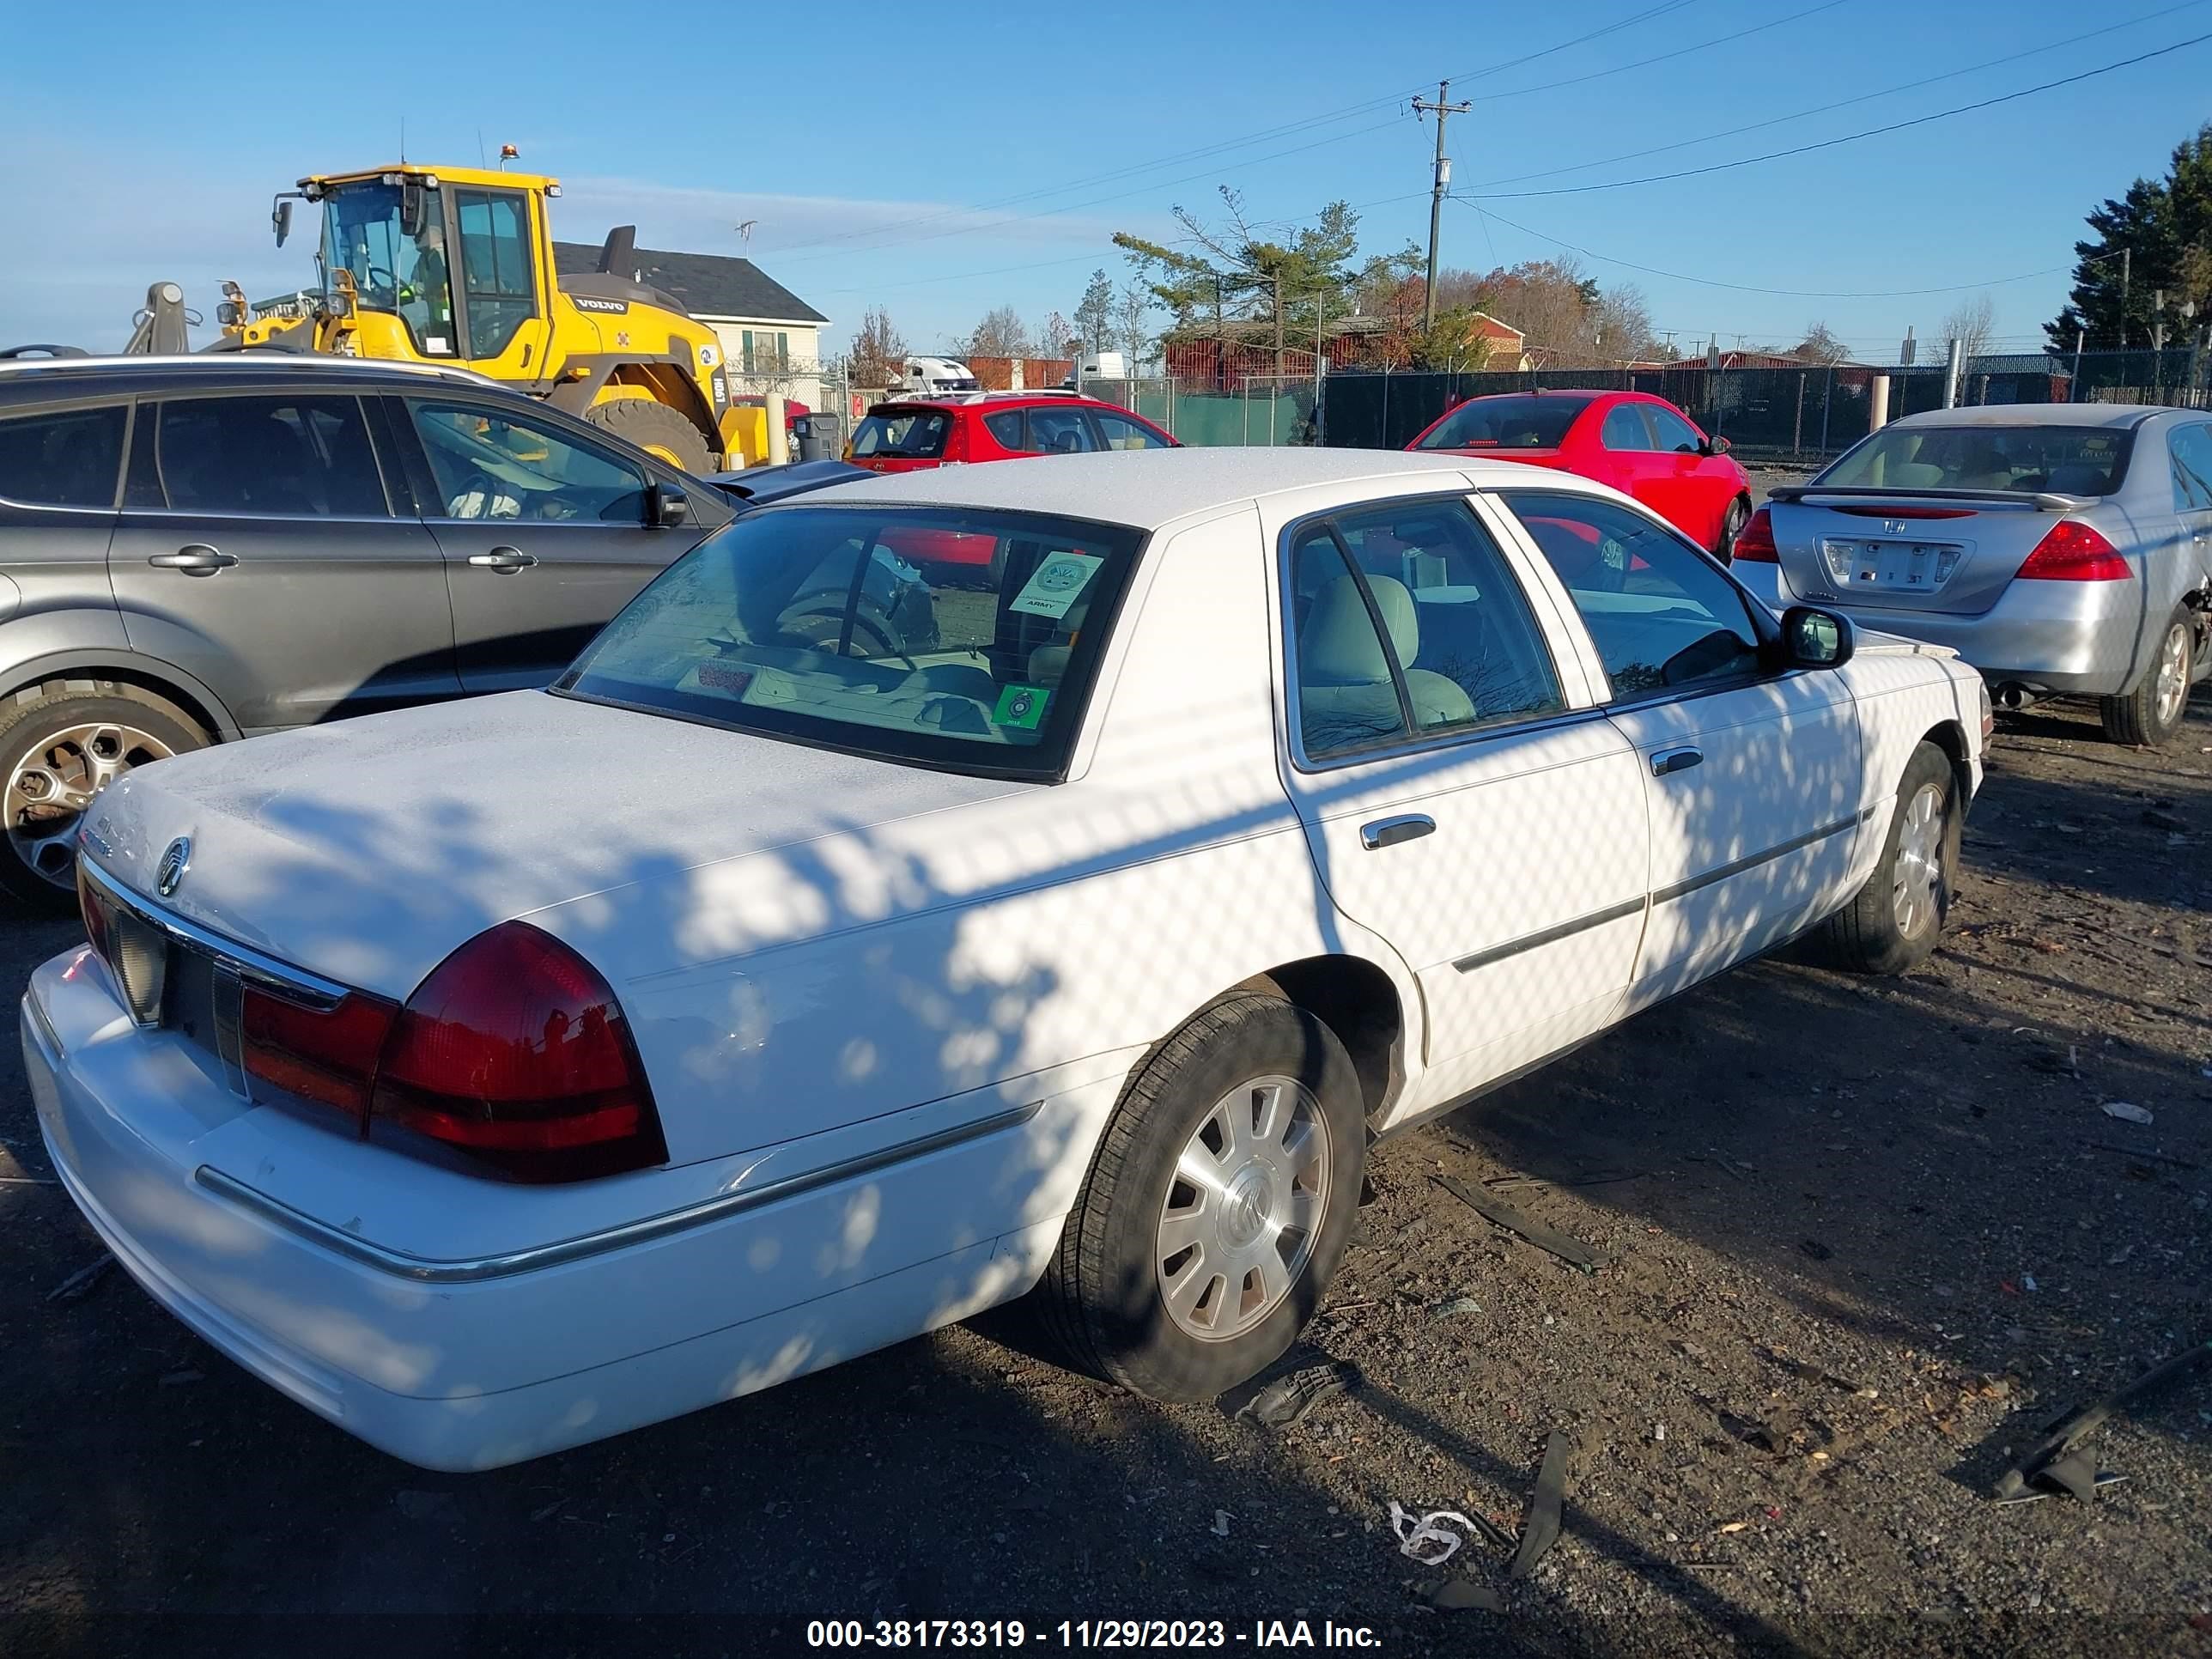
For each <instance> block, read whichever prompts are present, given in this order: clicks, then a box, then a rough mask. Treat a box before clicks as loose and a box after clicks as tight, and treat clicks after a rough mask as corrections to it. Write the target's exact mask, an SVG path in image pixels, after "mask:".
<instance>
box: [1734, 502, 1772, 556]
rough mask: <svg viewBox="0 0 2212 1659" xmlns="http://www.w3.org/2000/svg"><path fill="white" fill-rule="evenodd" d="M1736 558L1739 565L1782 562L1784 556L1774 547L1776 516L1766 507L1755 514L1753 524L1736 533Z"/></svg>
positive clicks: (1752, 518)
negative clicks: (1744, 563)
mask: <svg viewBox="0 0 2212 1659" xmlns="http://www.w3.org/2000/svg"><path fill="white" fill-rule="evenodd" d="M1735 558H1736V561H1737V562H1739V563H1743V562H1749V563H1752V564H1779V563H1781V562H1782V555H1781V553H1780V552H1779V551H1778V550H1777V549H1776V547H1775V545H1774V515H1773V514H1772V513H1770V512H1768V511H1767V510H1766V509H1765V507H1760V508H1759V511H1758V512H1756V513H1753V514H1752V515H1751V522H1750V523H1748V524H1747V525H1745V526H1744V527H1743V528H1742V529H1741V530H1739V531H1738V532H1736V536H1735Z"/></svg>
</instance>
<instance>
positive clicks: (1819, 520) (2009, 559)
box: [1769, 484, 2132, 616]
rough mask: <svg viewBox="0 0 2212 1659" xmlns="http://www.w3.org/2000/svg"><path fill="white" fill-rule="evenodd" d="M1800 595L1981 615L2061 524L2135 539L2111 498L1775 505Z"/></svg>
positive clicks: (1980, 493)
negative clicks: (2088, 526) (2070, 522)
mask: <svg viewBox="0 0 2212 1659" xmlns="http://www.w3.org/2000/svg"><path fill="white" fill-rule="evenodd" d="M1769 507H1770V512H1769V519H1770V521H1771V523H1772V525H1773V526H1774V544H1775V548H1776V550H1777V552H1778V555H1779V556H1780V559H1781V562H1782V568H1783V572H1784V574H1785V575H1786V576H1787V577H1788V579H1789V583H1790V588H1791V590H1792V591H1793V592H1796V593H1798V594H1801V595H1802V596H1803V597H1805V598H1807V599H1814V600H1815V601H1820V600H1827V601H1830V602H1832V603H1839V604H1843V605H1850V606H1853V607H1854V608H1863V609H1868V610H1884V611H1938V612H1942V613H1946V614H1952V615H1960V616H1978V615H1979V614H1980V613H1982V612H1983V611H1987V610H1988V609H1989V608H1990V606H1991V605H1995V604H1996V602H1997V600H1998V599H1999V598H2001V597H2002V595H2003V593H2004V591H2005V589H2006V588H2007V587H2008V586H2011V583H2012V580H2013V578H2014V577H2015V575H2017V574H2019V572H2020V568H2021V565H2023V564H2025V563H2026V562H2027V556H2028V555H2029V554H2031V553H2033V551H2034V550H2035V548H2036V545H2037V544H2038V543H2039V542H2041V541H2042V539H2043V538H2044V537H2045V536H2046V535H2048V534H2049V533H2050V532H2051V526H2053V525H2055V524H2057V522H2058V521H2059V520H2060V519H2061V518H2070V519H2077V520H2081V521H2082V522H2084V523H2087V524H2092V525H2094V526H2096V527H2097V528H2098V529H2099V530H2100V532H2102V533H2103V534H2104V535H2105V536H2106V538H2107V539H2108V540H2110V541H2111V542H2112V544H2114V545H2115V546H2117V547H2119V548H2121V549H2122V550H2125V548H2126V546H2127V544H2128V543H2129V541H2130V540H2131V539H2132V537H2131V535H2130V532H2129V530H2128V526H2127V523H2126V520H2125V519H2124V516H2123V515H2122V514H2121V513H2120V511H2119V508H2118V506H2117V504H2115V503H2113V502H2112V501H2111V500H2110V499H2109V498H2106V499H2101V500H2100V499H2099V498H2096V497H2075V496H2060V495H2049V494H2047V493H2046V494H2037V493H2033V492H2029V491H2025V490H2019V491H2015V490H1928V491H1924V492H1914V491H1905V490H1875V489H1826V490H1824V489H1820V488H1819V487H1818V486H1817V485H1810V484H1808V485H1806V486H1804V487H1803V488H1802V489H1792V490H1787V491H1783V492H1777V493H1776V494H1774V495H1771V496H1770V498H1769Z"/></svg>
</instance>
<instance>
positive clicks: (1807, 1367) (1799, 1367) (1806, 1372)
mask: <svg viewBox="0 0 2212 1659" xmlns="http://www.w3.org/2000/svg"><path fill="white" fill-rule="evenodd" d="M1758 1352H1759V1358H1762V1359H1764V1360H1765V1361H1766V1363H1767V1364H1770V1365H1779V1366H1780V1367H1781V1368H1782V1369H1783V1370H1785V1371H1788V1372H1789V1373H1790V1376H1794V1377H1796V1378H1797V1379H1798V1380H1799V1381H1801V1382H1805V1383H1822V1384H1825V1385H1826V1387H1828V1388H1831V1389H1835V1390H1836V1391H1837V1392H1838V1394H1847V1395H1851V1396H1853V1397H1854V1398H1855V1399H1859V1400H1872V1399H1874V1398H1875V1397H1876V1395H1878V1394H1879V1393H1880V1392H1881V1391H1880V1390H1879V1389H1870V1388H1869V1387H1867V1386H1866V1384H1864V1383H1854V1382H1852V1381H1851V1379H1850V1377H1848V1376H1837V1375H1836V1374H1835V1372H1833V1371H1831V1370H1822V1369H1821V1368H1820V1366H1818V1365H1813V1364H1807V1363H1806V1362H1805V1361H1804V1360H1802V1359H1792V1358H1789V1357H1788V1356H1787V1355H1786V1354H1781V1353H1778V1352H1775V1351H1774V1350H1773V1349H1772V1348H1761V1349H1759V1351H1758Z"/></svg>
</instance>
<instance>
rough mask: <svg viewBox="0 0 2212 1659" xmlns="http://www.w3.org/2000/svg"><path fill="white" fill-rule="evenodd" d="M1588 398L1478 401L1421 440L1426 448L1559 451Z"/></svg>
mask: <svg viewBox="0 0 2212 1659" xmlns="http://www.w3.org/2000/svg"><path fill="white" fill-rule="evenodd" d="M1588 408H1589V398H1474V399H1471V400H1470V401H1468V402H1467V403H1463V404H1461V405H1460V406H1459V407H1458V408H1457V409H1455V410H1452V412H1451V414H1450V415H1449V416H1447V417H1446V418H1445V420H1444V422H1443V425H1441V426H1439V427H1437V429H1436V430H1435V431H1433V432H1431V433H1430V434H1429V435H1428V436H1427V437H1425V438H1424V439H1422V440H1421V447H1422V448H1424V449H1557V448H1558V447H1559V446H1560V445H1561V444H1562V443H1564V442H1565V441H1566V436H1567V428H1569V427H1571V426H1572V425H1573V424H1574V423H1575V416H1577V415H1579V414H1581V413H1582V412H1583V410H1585V409H1588Z"/></svg>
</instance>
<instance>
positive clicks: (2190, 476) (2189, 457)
mask: <svg viewBox="0 0 2212 1659" xmlns="http://www.w3.org/2000/svg"><path fill="white" fill-rule="evenodd" d="M2168 445H2169V451H2170V453H2171V454H2172V458H2173V510H2174V511H2175V512H2177V513H2199V512H2202V511H2203V510H2204V509H2205V508H2207V507H2212V426H2179V427H2176V428H2174V429H2173V432H2172V436H2171V437H2170V438H2169V439H2168Z"/></svg>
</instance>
